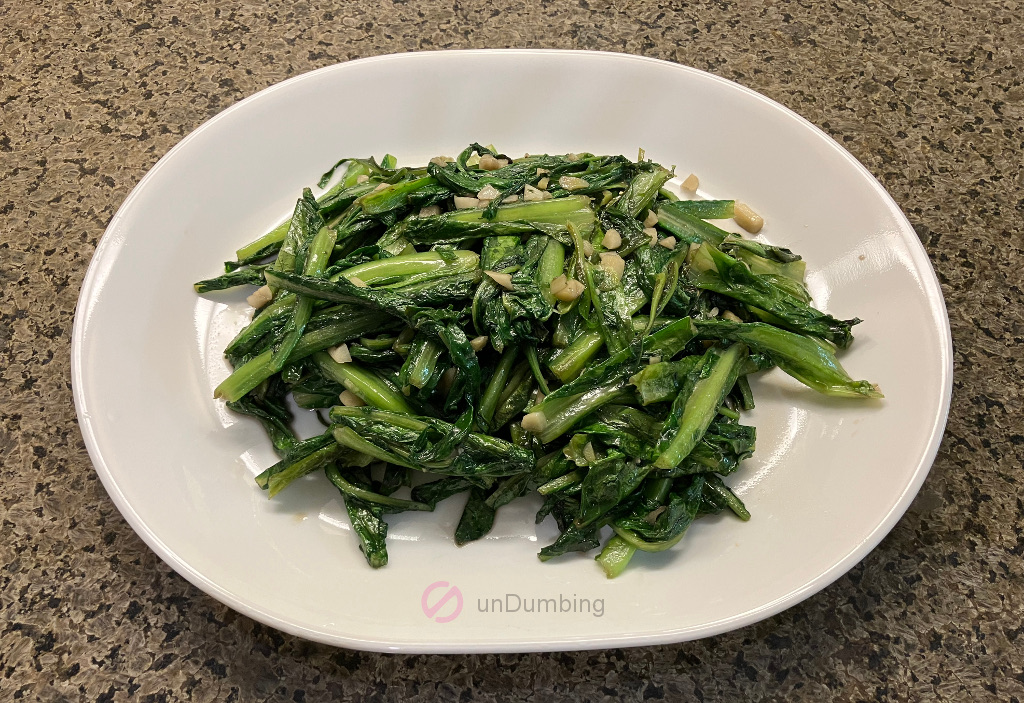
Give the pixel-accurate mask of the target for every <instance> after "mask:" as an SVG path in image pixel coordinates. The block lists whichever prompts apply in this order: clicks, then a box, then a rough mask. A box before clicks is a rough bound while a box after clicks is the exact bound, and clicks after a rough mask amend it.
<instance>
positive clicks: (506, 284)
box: [484, 271, 515, 290]
mask: <svg viewBox="0 0 1024 703" xmlns="http://www.w3.org/2000/svg"><path fill="white" fill-rule="evenodd" d="M484 273H486V274H487V275H488V276H490V277H491V280H492V281H494V282H495V283H497V284H498V285H499V286H501V287H502V288H504V289H505V290H515V287H514V286H513V285H512V276H510V275H509V274H507V273H498V272H497V271H484Z"/></svg>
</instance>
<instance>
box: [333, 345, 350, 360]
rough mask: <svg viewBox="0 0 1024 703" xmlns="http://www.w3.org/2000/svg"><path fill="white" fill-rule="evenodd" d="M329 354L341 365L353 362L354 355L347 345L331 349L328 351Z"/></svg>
mask: <svg viewBox="0 0 1024 703" xmlns="http://www.w3.org/2000/svg"><path fill="white" fill-rule="evenodd" d="M327 353H328V354H329V355H330V357H331V358H332V359H334V360H335V361H336V362H337V363H339V364H347V363H349V362H350V361H352V354H351V353H350V352H349V350H348V345H347V344H339V345H338V346H336V347H331V348H330V349H328V350H327Z"/></svg>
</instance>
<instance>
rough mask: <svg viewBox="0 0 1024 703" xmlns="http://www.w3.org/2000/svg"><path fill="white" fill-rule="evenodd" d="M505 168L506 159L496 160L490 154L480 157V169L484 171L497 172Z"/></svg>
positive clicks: (506, 164)
mask: <svg viewBox="0 0 1024 703" xmlns="http://www.w3.org/2000/svg"><path fill="white" fill-rule="evenodd" d="M502 162H504V163H502ZM505 166H508V161H507V160H506V159H496V158H495V157H493V156H491V155H490V154H484V155H483V156H481V157H480V168H482V169H483V170H485V171H497V170H498V169H499V168H504V167H505Z"/></svg>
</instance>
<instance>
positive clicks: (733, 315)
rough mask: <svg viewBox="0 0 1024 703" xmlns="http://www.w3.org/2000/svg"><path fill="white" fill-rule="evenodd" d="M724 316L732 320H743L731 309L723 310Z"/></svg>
mask: <svg viewBox="0 0 1024 703" xmlns="http://www.w3.org/2000/svg"><path fill="white" fill-rule="evenodd" d="M722 317H723V318H724V319H726V320H732V321H733V322H743V320H741V319H740V317H739V315H737V314H736V313H734V312H732V311H730V310H726V311H725V312H723V313H722Z"/></svg>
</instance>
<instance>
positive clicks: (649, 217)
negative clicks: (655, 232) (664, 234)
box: [644, 210, 658, 227]
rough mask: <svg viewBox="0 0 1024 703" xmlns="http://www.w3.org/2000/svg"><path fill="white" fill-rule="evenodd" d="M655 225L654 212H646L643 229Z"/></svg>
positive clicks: (655, 216) (656, 221)
mask: <svg viewBox="0 0 1024 703" xmlns="http://www.w3.org/2000/svg"><path fill="white" fill-rule="evenodd" d="M656 224H658V216H657V215H656V214H655V212H654V210H648V211H647V217H645V218H644V227H653V226H654V225H656Z"/></svg>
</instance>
